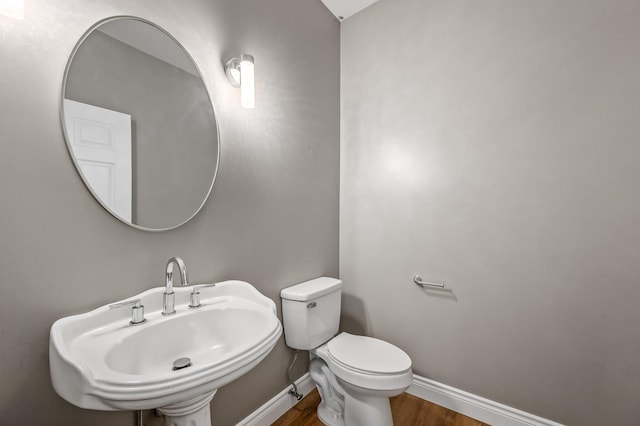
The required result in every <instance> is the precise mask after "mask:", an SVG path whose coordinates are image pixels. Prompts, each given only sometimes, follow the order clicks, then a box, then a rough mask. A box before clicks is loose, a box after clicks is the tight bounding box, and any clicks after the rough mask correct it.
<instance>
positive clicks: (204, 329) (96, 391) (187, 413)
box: [49, 281, 282, 426]
mask: <svg viewBox="0 0 640 426" xmlns="http://www.w3.org/2000/svg"><path fill="white" fill-rule="evenodd" d="M163 291H164V287H158V288H153V289H151V290H148V291H146V292H144V293H141V294H139V295H136V296H133V297H131V298H129V299H127V300H132V299H139V300H140V303H141V304H142V305H144V309H145V319H146V321H144V323H142V324H139V325H131V324H130V319H131V308H125V309H109V305H105V306H102V307H100V308H97V309H95V310H93V311H91V312H87V313H84V314H80V315H73V316H69V317H66V318H62V319H59V320H58V321H56V322H55V323H54V324H53V326H52V327H51V334H50V341H49V364H50V370H51V381H52V383H53V387H54V389H55V390H56V392H57V393H58V394H59V395H60V396H61V397H63V398H64V399H65V400H67V401H69V402H70V403H72V404H74V405H77V406H78V407H82V408H89V409H94V410H145V409H153V408H158V409H159V410H160V411H161V412H162V413H164V414H165V415H166V418H167V420H166V424H167V425H168V426H169V425H175V426H186V425H198V426H210V424H211V420H210V413H209V403H210V401H211V399H212V398H213V396H214V394H215V392H216V390H217V389H218V388H220V387H221V386H224V385H226V384H227V383H229V382H231V381H233V380H235V379H237V378H238V377H240V376H241V375H243V374H245V373H246V372H247V371H249V370H251V369H252V368H253V367H255V366H256V365H257V364H258V363H259V362H260V361H261V360H262V359H263V358H264V357H265V356H266V355H267V354H268V353H269V352H270V351H271V349H273V347H274V346H275V344H276V342H277V341H278V339H279V337H280V335H281V334H282V326H281V324H280V321H279V320H278V318H277V316H276V306H275V304H274V302H273V301H272V300H271V299H269V298H267V297H265V296H263V295H262V294H260V293H259V292H258V291H257V290H256V289H255V288H254V287H253V286H251V285H250V284H248V283H246V282H242V281H225V282H221V283H217V284H215V285H213V286H211V285H210V286H208V287H202V288H200V289H199V293H200V302H201V306H200V307H198V308H190V307H189V303H190V302H189V301H190V294H191V293H192V291H193V287H180V288H175V294H176V295H175V297H176V314H174V315H171V316H163V315H162V314H161V312H162V293H163ZM174 364H175V366H174ZM174 368H179V369H174Z"/></svg>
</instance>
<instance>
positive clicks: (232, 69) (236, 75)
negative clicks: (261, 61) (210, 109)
mask: <svg viewBox="0 0 640 426" xmlns="http://www.w3.org/2000/svg"><path fill="white" fill-rule="evenodd" d="M253 68H254V61H253V56H251V55H246V54H244V53H243V54H242V55H240V58H231V59H229V60H228V61H227V63H226V64H225V66H224V72H225V74H227V78H228V79H229V82H230V83H231V85H232V86H233V87H239V88H240V103H241V104H242V106H243V107H244V108H253V107H255V106H256V95H255V83H254V72H253Z"/></svg>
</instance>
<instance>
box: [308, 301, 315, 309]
mask: <svg viewBox="0 0 640 426" xmlns="http://www.w3.org/2000/svg"><path fill="white" fill-rule="evenodd" d="M315 307H316V302H311V303H307V309H311V308H315Z"/></svg>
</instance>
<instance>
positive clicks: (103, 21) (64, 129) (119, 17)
mask: <svg viewBox="0 0 640 426" xmlns="http://www.w3.org/2000/svg"><path fill="white" fill-rule="evenodd" d="M122 19H128V20H133V21H139V22H142V23H145V24H148V25H151V26H152V27H154V28H156V29H157V30H159V31H161V32H162V33H164V34H165V35H166V36H167V37H169V39H171V40H172V41H173V42H174V43H176V44H177V45H178V46H179V47H180V48H181V49H182V51H183V52H184V53H185V55H186V56H187V58H189V60H190V61H191V63H192V65H193V67H194V68H195V70H196V71H197V72H198V75H199V76H200V79H201V80H202V85H203V86H204V90H205V93H206V95H207V99H208V100H209V104H210V105H211V111H212V112H213V120H214V123H215V125H216V144H217V148H218V156H217V157H218V158H216V165H215V170H214V172H213V178H212V179H211V185H209V190H208V191H207V193H206V194H205V196H204V198H203V200H202V203H201V204H200V206H198V208H197V209H196V210H195V212H194V213H193V214H192V215H191V216H189V217H188V218H187V219H186V220H185V221H183V222H181V223H178V224H177V225H174V226H170V227H167V228H147V227H144V226H140V225H137V224H135V223H133V222H129V221H127V220H125V219H123V218H122V217H120V216H118V215H117V214H116V213H115V212H114V211H112V210H111V209H110V208H109V207H107V205H106V204H105V203H104V202H103V201H102V200H101V199H100V197H98V195H97V194H96V192H95V191H94V190H93V188H92V187H91V185H89V182H88V181H87V179H86V178H85V177H84V175H83V173H82V171H81V169H80V165H79V164H78V161H77V160H76V157H75V155H74V154H73V148H72V146H71V143H70V139H69V135H68V134H67V127H66V125H65V116H64V99H65V91H66V87H67V78H68V76H69V70H70V69H71V64H72V62H73V59H74V58H75V56H76V54H77V53H78V50H79V49H80V46H81V45H82V43H83V42H84V41H85V40H86V39H87V37H89V36H90V35H91V34H92V33H93V32H94V31H95V30H97V29H98V28H99V27H101V26H103V25H105V24H107V23H109V22H112V21H116V20H122ZM60 124H61V126H62V132H63V135H64V140H65V143H66V145H67V151H68V153H69V156H70V157H71V161H73V165H74V167H75V169H76V172H77V173H78V175H79V176H80V178H81V179H82V182H83V183H84V186H85V187H86V188H87V189H88V190H89V192H90V193H91V195H92V196H93V198H94V199H95V200H96V201H97V202H98V203H99V204H100V205H101V206H102V207H103V208H104V209H105V210H106V211H107V212H109V214H111V216H113V217H115V218H116V219H118V220H119V221H120V222H122V223H125V224H127V225H129V226H131V227H132V228H135V229H139V230H141V231H148V232H163V231H170V230H172V229H176V228H178V227H180V226H182V225H184V224H185V223H187V222H189V221H190V220H191V219H193V218H194V217H195V216H196V215H197V214H198V213H199V212H200V210H202V208H203V207H204V205H205V204H206V202H207V201H208V200H209V197H210V196H211V192H212V190H213V185H214V183H215V181H216V178H217V177H218V171H219V170H220V125H219V123H218V118H217V114H216V110H215V105H214V104H213V100H212V99H211V93H210V91H209V88H208V86H207V84H206V81H205V79H204V76H203V74H202V71H201V70H200V67H199V66H198V64H197V63H196V61H195V60H194V59H193V57H192V56H191V54H190V53H189V51H188V50H187V49H186V48H185V47H184V46H183V45H182V43H180V42H179V41H178V40H177V39H176V38H175V37H174V36H173V35H171V33H169V32H168V31H167V30H165V29H164V28H162V27H161V26H159V25H158V24H156V23H154V22H151V21H149V20H147V19H144V18H140V17H137V16H132V15H115V16H110V17H108V18H104V19H101V20H100V21H98V22H96V23H95V24H93V25H91V27H89V29H87V30H86V31H85V32H84V33H83V34H82V36H81V37H80V39H79V40H78V41H77V42H76V44H75V46H74V48H73V50H72V51H71V55H70V56H69V59H68V61H67V65H66V66H65V69H64V75H63V77H62V90H61V92H60Z"/></svg>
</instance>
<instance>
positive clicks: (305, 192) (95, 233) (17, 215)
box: [0, 0, 339, 426]
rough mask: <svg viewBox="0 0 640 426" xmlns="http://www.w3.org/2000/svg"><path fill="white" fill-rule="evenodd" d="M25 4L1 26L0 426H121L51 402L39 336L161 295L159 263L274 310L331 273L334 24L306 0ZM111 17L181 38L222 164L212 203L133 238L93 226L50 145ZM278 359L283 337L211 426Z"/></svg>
mask: <svg viewBox="0 0 640 426" xmlns="http://www.w3.org/2000/svg"><path fill="white" fill-rule="evenodd" d="M25 3H26V17H25V19H24V20H13V19H10V18H7V17H5V16H2V15H0V94H1V96H0V275H1V278H0V280H1V281H0V289H1V290H0V291H1V293H0V366H1V367H0V424H2V425H25V426H27V425H28V426H32V425H53V426H55V425H82V424H84V425H92V426H93V425H95V426H103V425H104V426H106V425H134V424H135V418H134V415H133V414H132V413H116V412H109V413H107V412H98V411H90V410H82V409H80V408H76V407H74V406H72V405H71V404H69V403H67V402H65V401H64V400H62V399H61V398H60V397H58V396H57V395H56V394H55V392H54V391H53V389H52V387H51V384H50V380H49V370H48V368H49V367H48V336H49V327H50V326H51V324H52V323H53V321H54V320H56V319H57V318H60V317H63V316H66V315H71V314H76V313H81V312H84V311H87V310H89V309H93V308H95V307H97V306H100V305H103V304H105V303H109V302H111V301H114V300H119V299H123V298H125V297H128V296H131V295H134V294H136V293H139V292H141V291H143V290H145V289H148V288H151V287H156V286H160V285H163V283H164V281H163V280H164V273H163V272H164V266H165V263H166V261H167V259H168V258H169V257H171V256H181V257H182V258H183V259H184V260H185V262H186V264H187V268H188V270H189V278H190V280H191V281H192V282H194V283H196V282H211V281H219V280H225V279H231V278H234V279H241V280H246V281H249V282H251V283H253V284H254V285H255V286H256V287H257V288H258V290H260V291H261V292H263V293H264V294H265V295H266V296H268V297H270V298H272V299H274V300H275V301H276V302H277V303H278V304H279V303H280V300H279V291H280V289H281V288H284V287H287V286H290V285H292V284H295V283H297V282H301V281H304V280H307V279H311V278H315V277H318V276H321V275H336V274H337V272H338V255H337V250H336V248H337V247H338V188H339V183H338V168H339V71H338V70H339V28H338V25H339V24H338V22H337V20H336V19H335V18H334V17H333V16H332V15H330V14H329V12H328V11H327V10H326V9H325V8H324V6H323V5H322V3H321V2H319V1H317V2H316V1H310V2H300V1H298V0H270V1H269V2H260V1H254V0H233V1H229V0H193V1H189V2H178V1H173V0H139V1H128V0H91V1H85V0H55V1H47V0H27V1H26V2H25ZM123 14H124V15H136V16H140V17H142V18H145V19H148V20H151V21H153V22H155V23H156V24H158V25H160V26H162V27H163V28H165V29H166V30H167V31H169V32H170V33H171V34H173V35H174V36H175V37H176V38H177V39H178V40H180V42H181V43H182V44H183V45H184V46H185V47H186V49H187V50H188V51H189V53H190V54H191V55H192V56H193V58H194V59H195V61H196V63H197V64H198V66H199V67H200V69H201V70H202V73H203V76H204V81H205V84H206V85H207V87H208V88H209V90H210V93H211V96H212V98H213V101H214V103H215V107H216V113H217V115H218V123H219V127H220V135H221V155H222V156H221V161H220V170H219V173H218V179H217V181H216V184H215V186H214V189H213V193H212V197H211V198H210V199H209V201H208V202H207V203H206V205H205V206H204V208H203V210H201V211H200V213H199V214H198V215H197V216H196V217H195V218H194V219H193V220H192V221H190V222H189V223H187V224H186V225H184V226H182V227H180V228H178V229H176V230H173V231H168V232H162V233H149V232H143V231H138V230H136V229H133V228H130V227H128V226H126V225H124V224H123V223H121V222H120V221H118V220H117V219H115V218H113V217H112V216H111V215H110V214H109V213H107V212H106V211H105V210H104V209H103V208H102V207H100V205H99V204H98V203H97V202H96V201H95V200H94V199H93V197H92V195H91V194H90V193H89V191H88V190H87V189H86V188H85V187H84V184H83V183H82V180H81V179H80V177H79V176H78V174H77V173H76V171H75V169H74V167H73V163H72V161H71V159H70V158H69V155H68V153H67V148H66V144H65V142H64V139H63V134H62V128H61V125H60V118H59V104H60V89H61V85H62V76H63V72H64V68H65V65H66V63H67V59H68V57H69V54H70V53H71V51H72V49H73V47H74V45H75V43H76V41H77V40H78V39H79V38H80V36H81V35H82V34H83V33H84V31H85V30H87V29H88V28H89V27H90V26H91V25H93V24H94V23H95V22H97V21H98V20H101V19H103V18H105V17H108V16H113V15H123ZM292 16H295V19H292ZM243 52H246V53H251V54H253V55H254V56H255V58H256V104H257V106H256V109H254V110H251V111H249V110H245V109H242V108H241V107H240V105H239V104H240V99H239V92H238V90H237V89H234V88H232V87H231V86H230V85H229V84H228V82H227V80H226V78H225V75H224V70H223V61H224V60H226V59H228V58H230V57H232V56H236V55H238V54H240V53H243ZM229 326H233V325H232V324H230V325H229ZM290 359H291V351H290V350H288V349H287V348H286V347H285V345H284V340H281V341H280V342H279V344H278V345H277V346H276V348H275V349H274V351H273V352H272V353H271V354H270V355H269V356H268V357H267V358H266V359H265V360H264V361H263V362H262V363H261V364H260V365H258V366H257V367H256V368H255V369H254V370H252V371H251V372H250V373H248V374H247V375H246V376H244V377H242V378H241V379H239V380H237V381H235V382H233V383H232V384H229V385H228V386H225V387H223V388H222V389H220V390H219V392H218V393H217V394H216V396H215V398H214V400H213V403H212V415H213V419H214V424H216V425H218V426H224V425H232V424H236V423H237V422H238V421H239V420H240V419H242V418H244V417H245V416H247V415H249V414H250V413H251V412H252V411H253V410H255V409H256V408H258V407H259V406H261V405H262V404H263V403H265V402H266V401H268V400H269V399H270V398H271V397H272V396H273V395H275V394H277V393H278V392H280V391H281V390H282V389H283V388H284V387H285V386H286V385H287V380H286V371H287V366H288V364H289V361H290Z"/></svg>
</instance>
